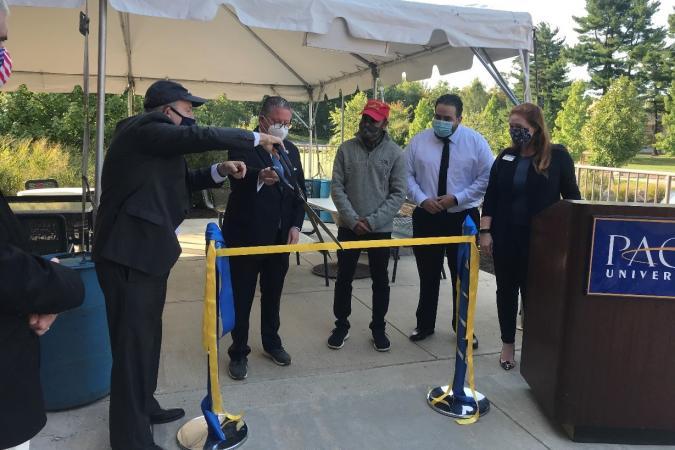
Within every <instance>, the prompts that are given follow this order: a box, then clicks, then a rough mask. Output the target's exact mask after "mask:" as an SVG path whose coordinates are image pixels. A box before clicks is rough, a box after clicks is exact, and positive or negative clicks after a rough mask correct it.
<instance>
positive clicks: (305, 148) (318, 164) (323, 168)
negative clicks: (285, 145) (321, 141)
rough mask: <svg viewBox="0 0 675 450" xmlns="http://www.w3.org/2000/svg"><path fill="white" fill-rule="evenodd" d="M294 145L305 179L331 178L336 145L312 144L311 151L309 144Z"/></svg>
mask: <svg viewBox="0 0 675 450" xmlns="http://www.w3.org/2000/svg"><path fill="white" fill-rule="evenodd" d="M296 145H297V147H298V150H299V151H300V161H301V162H302V168H303V169H304V171H305V178H325V179H330V178H331V175H332V174H333V160H334V159H335V154H336V153H337V149H338V146H337V145H317V144H314V145H313V146H312V149H311V150H310V147H309V144H296ZM310 151H311V156H310Z"/></svg>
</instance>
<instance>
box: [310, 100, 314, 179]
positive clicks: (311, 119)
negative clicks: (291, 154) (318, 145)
mask: <svg viewBox="0 0 675 450" xmlns="http://www.w3.org/2000/svg"><path fill="white" fill-rule="evenodd" d="M312 153H314V99H313V98H312V97H310V98H309V173H310V178H311V177H312V176H313V174H314V166H313V164H312V163H313V162H314V160H313V158H312Z"/></svg>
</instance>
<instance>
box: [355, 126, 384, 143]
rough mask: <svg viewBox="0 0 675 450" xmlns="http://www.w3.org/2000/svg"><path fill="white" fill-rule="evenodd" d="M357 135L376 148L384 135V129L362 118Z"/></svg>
mask: <svg viewBox="0 0 675 450" xmlns="http://www.w3.org/2000/svg"><path fill="white" fill-rule="evenodd" d="M357 135H358V136H359V137H360V138H361V140H363V143H364V144H366V147H368V148H374V147H376V146H377V144H379V143H380V141H381V140H382V137H383V136H384V129H382V128H380V127H378V126H377V125H375V124H374V123H370V122H367V121H365V120H362V121H361V122H360V123H359V132H358V133H357Z"/></svg>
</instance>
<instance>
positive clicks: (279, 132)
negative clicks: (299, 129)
mask: <svg viewBox="0 0 675 450" xmlns="http://www.w3.org/2000/svg"><path fill="white" fill-rule="evenodd" d="M267 134H270V135H272V136H274V137H278V138H279V139H281V140H282V141H283V140H284V139H286V136H288V127H287V126H285V125H282V124H280V123H275V124H273V125H271V126H269V127H268V128H267Z"/></svg>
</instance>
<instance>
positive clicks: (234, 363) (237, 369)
mask: <svg viewBox="0 0 675 450" xmlns="http://www.w3.org/2000/svg"><path fill="white" fill-rule="evenodd" d="M227 373H228V375H230V378H232V379H233V380H245V379H246V377H247V376H248V360H247V359H246V358H242V359H232V360H230V365H229V366H227Z"/></svg>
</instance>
